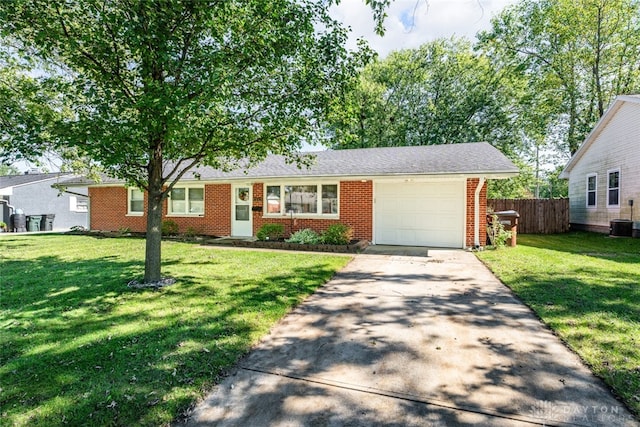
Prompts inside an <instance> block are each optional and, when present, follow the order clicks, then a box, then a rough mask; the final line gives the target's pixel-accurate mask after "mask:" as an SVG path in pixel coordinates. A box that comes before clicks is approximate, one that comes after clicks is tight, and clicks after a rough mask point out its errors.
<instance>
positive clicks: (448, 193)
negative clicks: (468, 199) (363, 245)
mask: <svg viewBox="0 0 640 427" xmlns="http://www.w3.org/2000/svg"><path fill="white" fill-rule="evenodd" d="M464 192H465V187H464V182H430V183H424V182H402V183H393V184H390V183H377V184H376V187H375V243H377V244H380V245H406V246H432V247H442V248H460V247H462V246H463V244H464V240H463V237H464V231H465V230H464V214H465V212H464V201H465V197H464V195H465V194H464Z"/></svg>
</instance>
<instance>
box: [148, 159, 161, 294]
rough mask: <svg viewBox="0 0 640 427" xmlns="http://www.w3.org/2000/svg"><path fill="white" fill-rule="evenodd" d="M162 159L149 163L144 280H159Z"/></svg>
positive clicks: (149, 281)
mask: <svg viewBox="0 0 640 427" xmlns="http://www.w3.org/2000/svg"><path fill="white" fill-rule="evenodd" d="M162 200H163V198H162V159H161V158H159V159H158V158H153V159H152V160H151V161H150V164H149V189H148V204H147V239H146V252H145V257H144V282H145V283H151V282H157V281H159V280H160V279H161V278H162V276H161V272H160V270H161V259H162V258H161V246H162Z"/></svg>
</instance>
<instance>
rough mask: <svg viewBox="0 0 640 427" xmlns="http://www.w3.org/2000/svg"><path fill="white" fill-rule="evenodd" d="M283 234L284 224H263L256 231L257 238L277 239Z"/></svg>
mask: <svg viewBox="0 0 640 427" xmlns="http://www.w3.org/2000/svg"><path fill="white" fill-rule="evenodd" d="M282 236H284V225H282V224H263V225H262V227H260V229H259V230H258V232H257V233H256V237H257V238H258V240H278V239H280V238H282Z"/></svg>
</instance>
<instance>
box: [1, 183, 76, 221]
mask: <svg viewBox="0 0 640 427" xmlns="http://www.w3.org/2000/svg"><path fill="white" fill-rule="evenodd" d="M72 176H73V175H70V174H64V173H60V172H57V173H25V174H24V175H6V176H0V221H4V222H5V223H7V225H8V226H9V227H11V225H10V221H9V219H10V217H11V214H12V213H14V210H15V209H22V210H23V211H24V213H25V214H26V215H42V214H54V215H55V219H54V221H53V229H54V230H66V229H69V228H70V227H72V226H74V225H81V226H83V227H87V226H88V218H89V215H88V207H89V202H88V197H87V188H86V187H75V188H73V193H75V194H71V193H67V192H65V193H60V191H59V190H57V189H56V188H53V187H52V185H53V184H56V183H58V182H60V181H61V180H64V179H69V178H71V177H72Z"/></svg>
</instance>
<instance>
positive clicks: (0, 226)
mask: <svg viewBox="0 0 640 427" xmlns="http://www.w3.org/2000/svg"><path fill="white" fill-rule="evenodd" d="M0 229H2V230H5V231H6V229H7V223H6V222H4V221H0Z"/></svg>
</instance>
